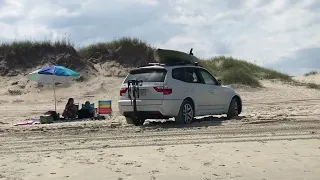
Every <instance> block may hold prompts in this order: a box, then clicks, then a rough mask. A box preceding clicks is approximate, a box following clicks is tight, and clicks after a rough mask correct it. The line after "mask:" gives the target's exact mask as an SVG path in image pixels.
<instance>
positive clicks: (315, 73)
mask: <svg viewBox="0 0 320 180" xmlns="http://www.w3.org/2000/svg"><path fill="white" fill-rule="evenodd" d="M317 74H319V72H318V71H310V72H307V73H305V74H304V76H312V75H317Z"/></svg>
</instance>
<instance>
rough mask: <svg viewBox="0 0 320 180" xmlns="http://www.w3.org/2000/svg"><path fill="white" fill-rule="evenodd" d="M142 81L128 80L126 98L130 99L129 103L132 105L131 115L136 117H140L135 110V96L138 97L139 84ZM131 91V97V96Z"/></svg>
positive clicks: (140, 84)
mask: <svg viewBox="0 0 320 180" xmlns="http://www.w3.org/2000/svg"><path fill="white" fill-rule="evenodd" d="M142 83H143V82H142V80H129V81H128V98H129V99H130V101H131V105H133V117H134V118H137V119H139V117H140V116H139V114H138V111H137V98H139V86H142ZM131 92H132V96H133V97H131ZM132 98H133V99H132Z"/></svg>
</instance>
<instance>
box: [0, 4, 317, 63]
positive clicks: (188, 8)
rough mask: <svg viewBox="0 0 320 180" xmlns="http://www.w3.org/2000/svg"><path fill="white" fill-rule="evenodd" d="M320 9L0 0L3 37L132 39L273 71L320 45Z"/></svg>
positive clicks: (313, 6)
mask: <svg viewBox="0 0 320 180" xmlns="http://www.w3.org/2000/svg"><path fill="white" fill-rule="evenodd" d="M319 11H320V3H319V1H318V0H281V1H279V0H270V1H265V0H241V1H240V0H225V1H221V0H200V1H192V0H161V1H160V0H117V1H111V0H68V1H65V0H46V1H41V0H6V1H3V0H2V1H0V40H2V41H10V40H14V39H18V40H19V39H21V40H23V39H29V38H30V37H31V38H33V39H43V38H44V37H46V38H53V39H54V38H56V37H58V36H59V35H62V34H64V33H67V34H71V38H72V41H74V42H75V43H76V44H77V45H79V46H81V45H86V44H88V43H91V42H96V41H105V40H110V39H113V38H115V37H121V36H134V37H139V38H142V39H143V40H146V41H148V42H149V43H151V44H154V45H157V46H159V47H163V48H174V49H178V50H183V51H188V50H189V49H190V48H191V47H193V48H194V53H195V54H196V55H198V56H200V57H211V56H215V55H227V56H229V55H230V56H235V57H238V58H243V59H247V60H249V61H252V62H253V61H255V62H257V63H259V64H264V65H266V66H268V65H272V64H276V63H277V62H278V61H279V60H283V59H284V58H285V59H286V60H287V59H288V58H289V57H290V58H291V61H292V62H293V59H295V56H296V54H297V52H299V51H300V50H303V49H308V48H317V47H319V46H320V35H319V33H318V32H320V13H319ZM307 55H308V54H305V57H304V56H303V57H302V56H301V55H300V56H299V58H308V57H307ZM313 56H314V55H313ZM319 56H320V53H319V55H318V57H319ZM287 57H288V58H287ZM290 58H289V59H290ZM319 59H320V57H319ZM281 68H283V67H281ZM318 68H320V67H318Z"/></svg>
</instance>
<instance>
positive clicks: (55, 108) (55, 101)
mask: <svg viewBox="0 0 320 180" xmlns="http://www.w3.org/2000/svg"><path fill="white" fill-rule="evenodd" d="M53 95H54V111H55V112H57V99H56V83H53Z"/></svg>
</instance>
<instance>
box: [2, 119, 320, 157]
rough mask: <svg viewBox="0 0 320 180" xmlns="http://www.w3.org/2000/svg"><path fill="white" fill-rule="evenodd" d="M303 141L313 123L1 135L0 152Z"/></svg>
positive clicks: (313, 132) (319, 129)
mask: <svg viewBox="0 0 320 180" xmlns="http://www.w3.org/2000/svg"><path fill="white" fill-rule="evenodd" d="M151 127H152V126H151ZM303 139H320V124H319V123H318V121H317V120H309V121H306V120H304V121H284V122H270V123H262V122H260V123H257V124H250V123H235V124H229V125H223V126H207V127H189V128H161V127H160V128H157V127H154V128H150V127H144V126H143V127H133V126H132V127H130V126H129V127H118V128H115V129H114V128H110V127H103V128H101V127H99V128H97V127H87V128H80V129H75V128H71V129H53V130H50V129H49V130H46V131H22V132H2V133H1V134H0V153H1V154H7V153H16V152H19V153H23V152H45V151H66V150H82V149H99V148H117V147H135V146H156V145H157V146H158V145H160V146H162V145H178V144H195V145H197V144H208V143H225V142H250V141H260V142H266V141H276V140H303Z"/></svg>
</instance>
